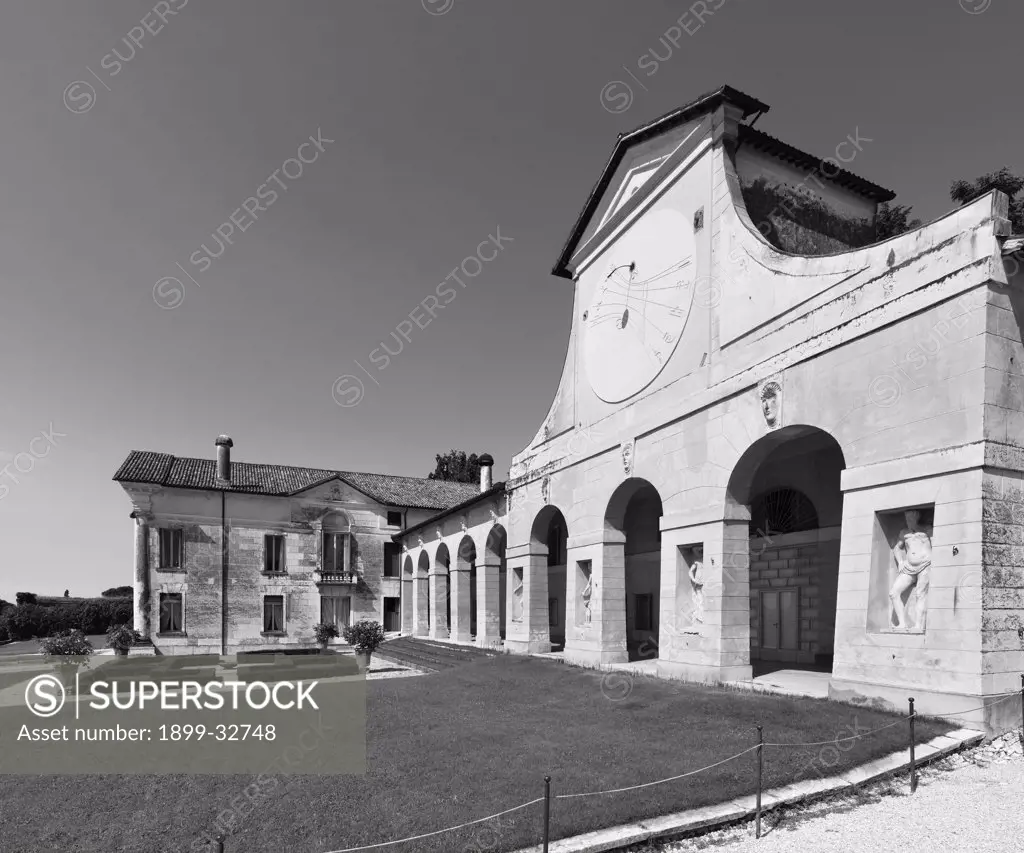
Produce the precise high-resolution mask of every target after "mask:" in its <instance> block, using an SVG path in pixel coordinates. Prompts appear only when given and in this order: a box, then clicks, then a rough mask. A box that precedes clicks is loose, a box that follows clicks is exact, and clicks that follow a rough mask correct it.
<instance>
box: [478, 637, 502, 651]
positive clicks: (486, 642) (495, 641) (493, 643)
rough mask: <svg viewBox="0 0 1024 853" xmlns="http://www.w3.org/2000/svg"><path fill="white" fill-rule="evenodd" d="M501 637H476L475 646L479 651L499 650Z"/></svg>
mask: <svg viewBox="0 0 1024 853" xmlns="http://www.w3.org/2000/svg"><path fill="white" fill-rule="evenodd" d="M501 643H502V640H501V637H477V638H476V642H475V645H476V646H477V647H478V648H481V649H500V648H501Z"/></svg>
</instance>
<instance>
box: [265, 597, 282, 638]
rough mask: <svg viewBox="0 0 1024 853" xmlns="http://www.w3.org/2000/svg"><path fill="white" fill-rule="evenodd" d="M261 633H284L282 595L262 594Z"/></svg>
mask: <svg viewBox="0 0 1024 853" xmlns="http://www.w3.org/2000/svg"><path fill="white" fill-rule="evenodd" d="M263 633H264V634H283V633H284V596H283V595H265V596H263Z"/></svg>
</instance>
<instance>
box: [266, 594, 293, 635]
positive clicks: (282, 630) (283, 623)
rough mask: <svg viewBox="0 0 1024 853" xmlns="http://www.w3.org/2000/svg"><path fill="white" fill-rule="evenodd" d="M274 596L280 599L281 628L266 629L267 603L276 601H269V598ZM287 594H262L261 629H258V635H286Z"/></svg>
mask: <svg viewBox="0 0 1024 853" xmlns="http://www.w3.org/2000/svg"><path fill="white" fill-rule="evenodd" d="M272 598H276V599H280V602H281V628H280V630H274V629H268V628H267V605H268V604H276V603H277V602H271V601H270V600H269V599H272ZM287 600H288V596H286V595H284V594H283V593H274V594H270V595H264V596H263V630H262V631H260V636H263V637H285V636H287V635H288V608H287V604H286V602H287Z"/></svg>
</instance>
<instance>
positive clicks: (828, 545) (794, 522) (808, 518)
mask: <svg viewBox="0 0 1024 853" xmlns="http://www.w3.org/2000/svg"><path fill="white" fill-rule="evenodd" d="M845 467H846V458H845V455H844V453H843V450H842V447H841V446H840V445H839V442H838V441H836V439H835V437H833V436H832V435H831V434H830V433H828V432H826V431H824V430H822V429H819V428H818V427H815V426H810V425H807V424H798V425H793V426H789V427H785V428H783V429H779V430H775V431H773V432H770V433H768V434H767V435H765V436H762V437H761V438H760V439H758V440H757V441H755V442H754V443H753V444H752V445H751V446H750V447H749V448H747V450H746V451H745V452H744V453H743V454H742V455H741V456H740V458H739V459H738V460H737V462H736V465H735V467H734V469H733V472H732V474H731V476H730V478H729V483H728V486H727V488H726V502H727V518H728V519H732V520H733V521H734V522H739V523H742V522H746V524H745V525H743V527H742V529H740V528H737V529H735V530H734V531H733V533H732V534H730V537H729V540H728V541H729V543H730V546H731V548H732V550H733V551H735V552H737V553H734V554H731V555H730V554H729V553H728V552H727V553H726V554H724V555H723V557H724V558H725V564H726V572H725V577H724V579H723V584H724V585H729V584H732V585H733V586H734V587H735V589H734V590H733V592H734V594H735V595H737V596H739V595H743V594H745V595H746V596H747V598H748V600H749V602H750V621H749V632H750V634H749V637H750V639H749V648H750V663H751V664H752V665H753V667H754V674H755V676H756V675H758V674H761V673H763V672H765V671H768V670H771V669H778V668H780V667H789V668H814V669H831V665H832V656H833V653H834V651H835V624H836V600H837V595H838V582H839V553H840V548H841V540H840V535H841V529H842V518H843V493H842V489H841V484H840V479H841V474H842V471H843V469H844V468H845ZM726 523H727V524H728V523H729V522H728V521H727V522H726ZM730 556H731V557H732V559H731V560H730V559H729V558H730ZM730 566H734V567H736V569H737V571H736V572H735V576H734V577H730V576H729V567H730ZM741 566H742V567H746V569H747V571H746V572H741V571H739V567H741ZM744 587H745V589H744Z"/></svg>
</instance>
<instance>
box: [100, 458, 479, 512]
mask: <svg viewBox="0 0 1024 853" xmlns="http://www.w3.org/2000/svg"><path fill="white" fill-rule="evenodd" d="M335 478H338V479H341V480H343V481H345V482H346V483H348V484H349V485H351V486H352V487H353V488H355V489H357V490H358V491H360V492H362V493H363V494H365V495H367V496H368V497H371V498H373V499H374V500H375V501H377V502H379V503H382V504H385V505H388V506H403V507H413V508H416V509H436V510H445V509H448V508H449V507H453V506H456V505H457V504H460V503H462V502H464V501H467V500H469V499H470V498H472V497H473V496H474V495H477V494H479V491H480V490H479V487H478V486H476V485H475V484H473V483H451V482H447V481H445V480H428V479H425V478H422V477H397V476H393V475H391V474H365V473H360V472H356V471H332V470H329V469H326V468H295V467H292V466H289V465H258V464H255V463H251V462H232V463H231V483H230V484H229V485H228V486H227V487H226V489H225V490H226V491H229V492H243V493H247V494H254V495H271V496H282V497H283V496H287V495H294V494H297V493H299V492H302V491H305V490H306V489H308V488H310V487H312V486H316V485H319V484H320V483H324V482H327V481H328V480H333V479H335ZM113 479H114V480H116V481H117V482H119V483H148V484H152V485H159V486H169V487H173V488H179V489H209V490H218V491H219V490H220V489H221V488H224V486H223V485H222V484H221V483H219V482H218V481H217V463H216V461H215V460H213V459H192V458H188V457H177V456H171V455H170V454H167V453H155V452H153V451H149V450H133V451H132V452H131V453H129V454H128V458H127V459H125V461H124V462H123V463H122V464H121V467H120V468H118V469H117V473H116V474H114V477H113Z"/></svg>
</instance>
